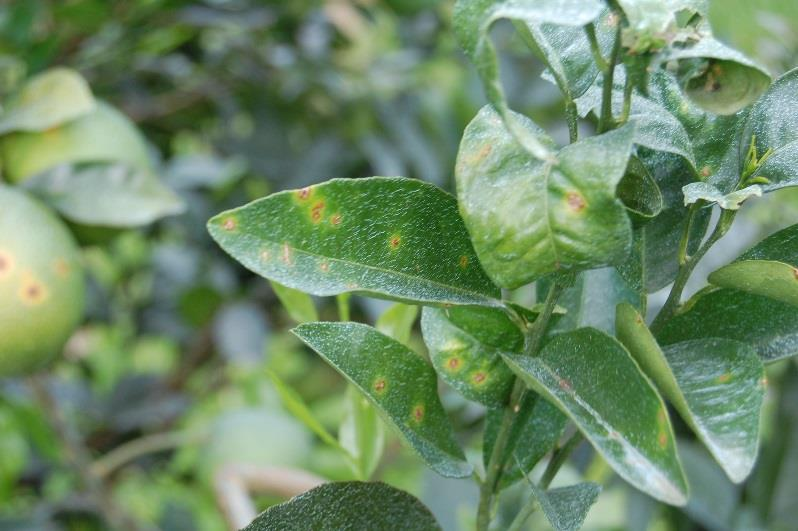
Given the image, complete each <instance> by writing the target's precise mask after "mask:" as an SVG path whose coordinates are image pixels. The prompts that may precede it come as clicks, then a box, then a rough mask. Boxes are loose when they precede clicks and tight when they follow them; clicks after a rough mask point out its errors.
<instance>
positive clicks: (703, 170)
mask: <svg viewBox="0 0 798 531" xmlns="http://www.w3.org/2000/svg"><path fill="white" fill-rule="evenodd" d="M710 175H712V168H710V167H709V166H704V167H703V168H701V176H702V177H709V176H710Z"/></svg>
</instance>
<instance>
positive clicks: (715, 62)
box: [665, 36, 771, 115]
mask: <svg viewBox="0 0 798 531" xmlns="http://www.w3.org/2000/svg"><path fill="white" fill-rule="evenodd" d="M665 59H666V60H667V61H676V62H677V63H678V64H679V69H680V70H681V71H682V72H683V73H682V75H681V76H680V77H681V82H682V85H683V87H684V92H685V94H686V95H687V97H688V98H690V99H691V100H692V101H693V102H694V103H695V104H696V105H698V106H699V107H700V108H702V109H704V110H707V111H709V112H711V113H714V114H721V115H728V114H735V113H736V112H738V111H739V110H741V109H743V108H745V107H747V106H749V105H750V104H752V103H754V102H755V101H756V100H757V99H758V98H759V97H760V96H761V95H762V93H763V92H765V91H766V90H767V88H768V87H769V86H770V82H771V79H770V74H769V73H768V72H767V70H766V69H765V68H764V67H762V66H760V65H758V64H756V63H755V62H754V61H752V60H751V59H749V58H748V57H746V56H745V55H743V54H742V53H740V52H738V51H737V50H734V49H733V48H730V47H728V46H726V45H725V44H723V43H722V42H720V41H718V40H715V39H714V38H712V37H711V36H703V37H702V38H701V39H700V40H699V41H698V42H696V43H695V44H693V45H691V46H685V47H679V48H671V49H670V51H669V53H667V54H665Z"/></svg>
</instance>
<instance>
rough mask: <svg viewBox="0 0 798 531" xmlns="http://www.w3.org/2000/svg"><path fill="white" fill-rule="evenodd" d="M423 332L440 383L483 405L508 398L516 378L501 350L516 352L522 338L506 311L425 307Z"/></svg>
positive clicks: (422, 323)
mask: <svg viewBox="0 0 798 531" xmlns="http://www.w3.org/2000/svg"><path fill="white" fill-rule="evenodd" d="M421 332H422V334H423V335H424V342H425V343H426V344H427V348H428V349H429V356H430V360H431V361H432V365H433V366H434V367H435V370H436V371H437V372H438V375H439V376H440V377H441V379H442V380H443V381H444V382H446V383H447V384H449V385H451V386H452V387H453V388H454V389H455V390H457V391H458V392H459V393H460V394H462V395H463V396H464V397H466V398H468V399H469V400H474V401H476V402H480V403H482V404H485V405H492V406H497V405H501V404H504V403H505V402H506V401H507V399H508V397H509V394H510V390H511V389H512V386H513V380H514V377H513V373H512V371H510V369H509V368H508V367H507V365H506V364H505V363H504V360H502V357H501V355H500V352H501V351H502V350H506V351H511V352H512V351H518V350H520V349H521V348H522V347H523V345H524V336H523V335H522V333H521V331H520V330H519V329H518V327H517V326H516V325H515V324H513V322H512V321H510V319H509V318H508V317H507V315H506V314H505V313H504V312H502V311H501V310H496V309H493V308H479V307H469V306H460V307H452V308H448V309H439V308H431V307H426V308H424V310H423V312H422V314H421Z"/></svg>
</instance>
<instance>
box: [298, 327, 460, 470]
mask: <svg viewBox="0 0 798 531" xmlns="http://www.w3.org/2000/svg"><path fill="white" fill-rule="evenodd" d="M293 333H294V334H296V336H297V337H299V339H301V340H302V341H304V342H305V343H306V344H307V345H308V346H309V347H311V348H312V349H313V350H315V351H316V352H318V354H319V355H320V356H321V357H322V358H324V360H325V361H327V363H329V364H330V365H332V366H333V367H334V368H335V369H336V370H338V371H339V372H340V373H341V374H343V375H344V376H345V377H346V378H347V380H349V381H350V382H352V383H353V384H354V385H355V386H357V388H358V389H360V391H361V392H362V393H363V394H365V395H366V396H367V397H368V398H369V399H370V400H371V401H372V403H374V405H375V407H376V408H377V409H378V410H380V411H381V412H382V413H383V414H384V415H385V418H386V419H387V420H388V421H389V422H390V423H391V425H393V427H394V428H396V429H397V430H398V431H399V432H400V433H401V434H402V435H403V436H404V438H405V440H406V441H407V442H408V443H409V444H410V446H411V447H412V448H413V449H414V450H415V451H416V452H417V453H418V454H419V455H420V456H421V457H422V458H423V459H424V460H425V461H426V463H427V465H428V466H429V467H430V468H432V469H433V470H435V471H436V472H438V473H439V474H441V475H443V476H447V477H465V476H468V475H470V474H471V471H472V470H471V466H470V465H469V464H468V463H467V462H466V461H465V457H464V456H463V451H462V450H461V449H460V447H459V446H458V444H457V441H456V440H455V439H454V433H453V432H452V426H451V424H450V422H449V418H448V417H447V416H446V412H445V411H444V410H443V406H441V402H440V400H439V398H438V386H437V378H436V377H435V371H434V369H433V368H432V367H431V366H430V365H429V364H428V363H427V362H426V361H424V360H423V359H422V358H421V357H420V356H419V355H418V354H416V353H415V352H413V351H411V350H409V349H408V348H407V347H405V346H404V345H402V344H401V343H399V342H398V341H396V340H394V339H391V338H390V337H388V336H385V335H383V334H381V333H380V332H378V331H377V330H375V329H374V328H371V327H370V326H367V325H364V324H360V323H307V324H303V325H299V326H298V327H296V328H294V329H293Z"/></svg>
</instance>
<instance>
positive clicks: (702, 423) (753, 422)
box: [616, 304, 765, 483]
mask: <svg viewBox="0 0 798 531" xmlns="http://www.w3.org/2000/svg"><path fill="white" fill-rule="evenodd" d="M616 324H617V329H618V334H617V336H618V339H619V340H620V341H621V343H623V344H624V345H625V346H626V348H627V349H628V350H629V352H630V353H631V354H632V356H633V357H634V358H635V359H636V360H637V362H638V364H639V365H640V367H641V368H642V369H643V370H644V371H645V372H646V374H647V375H648V376H649V377H650V378H651V379H652V380H654V382H655V383H656V384H657V387H658V388H659V389H660V391H661V392H662V393H663V395H665V397H666V398H667V399H668V400H670V401H671V402H672V403H673V405H674V406H676V409H677V410H678V411H679V414H680V415H681V416H682V418H683V419H684V420H685V422H687V423H688V424H689V425H690V427H691V428H692V429H693V431H695V432H696V434H697V435H698V437H699V438H700V439H701V440H702V441H703V443H704V444H705V445H706V447H707V448H708V449H709V451H710V452H711V453H712V455H713V456H714V457H715V459H716V460H717V461H718V463H719V464H720V465H721V466H722V467H723V469H724V470H725V471H726V473H727V474H728V476H729V478H730V479H731V480H732V481H734V482H737V483H739V482H740V481H743V480H744V479H745V478H746V477H747V476H748V474H750V472H751V469H752V468H753V466H754V463H755V462H756V457H757V452H758V450H759V423H760V413H761V410H762V399H763V395H764V388H763V381H764V377H765V374H764V367H763V365H762V362H761V361H760V360H759V357H758V356H757V354H756V352H755V351H754V350H753V348H752V347H750V346H748V345H746V344H744V343H740V342H738V341H734V340H731V339H721V338H708V339H693V340H689V341H684V342H681V343H675V344H673V345H670V346H667V347H665V348H664V349H660V347H659V345H658V344H657V342H656V340H655V339H654V336H653V335H651V332H649V330H648V327H647V326H646V324H645V321H644V320H643V318H642V316H641V315H640V314H639V313H637V311H635V309H634V308H632V307H631V306H629V305H626V304H622V305H619V306H618V316H617V318H616Z"/></svg>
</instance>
